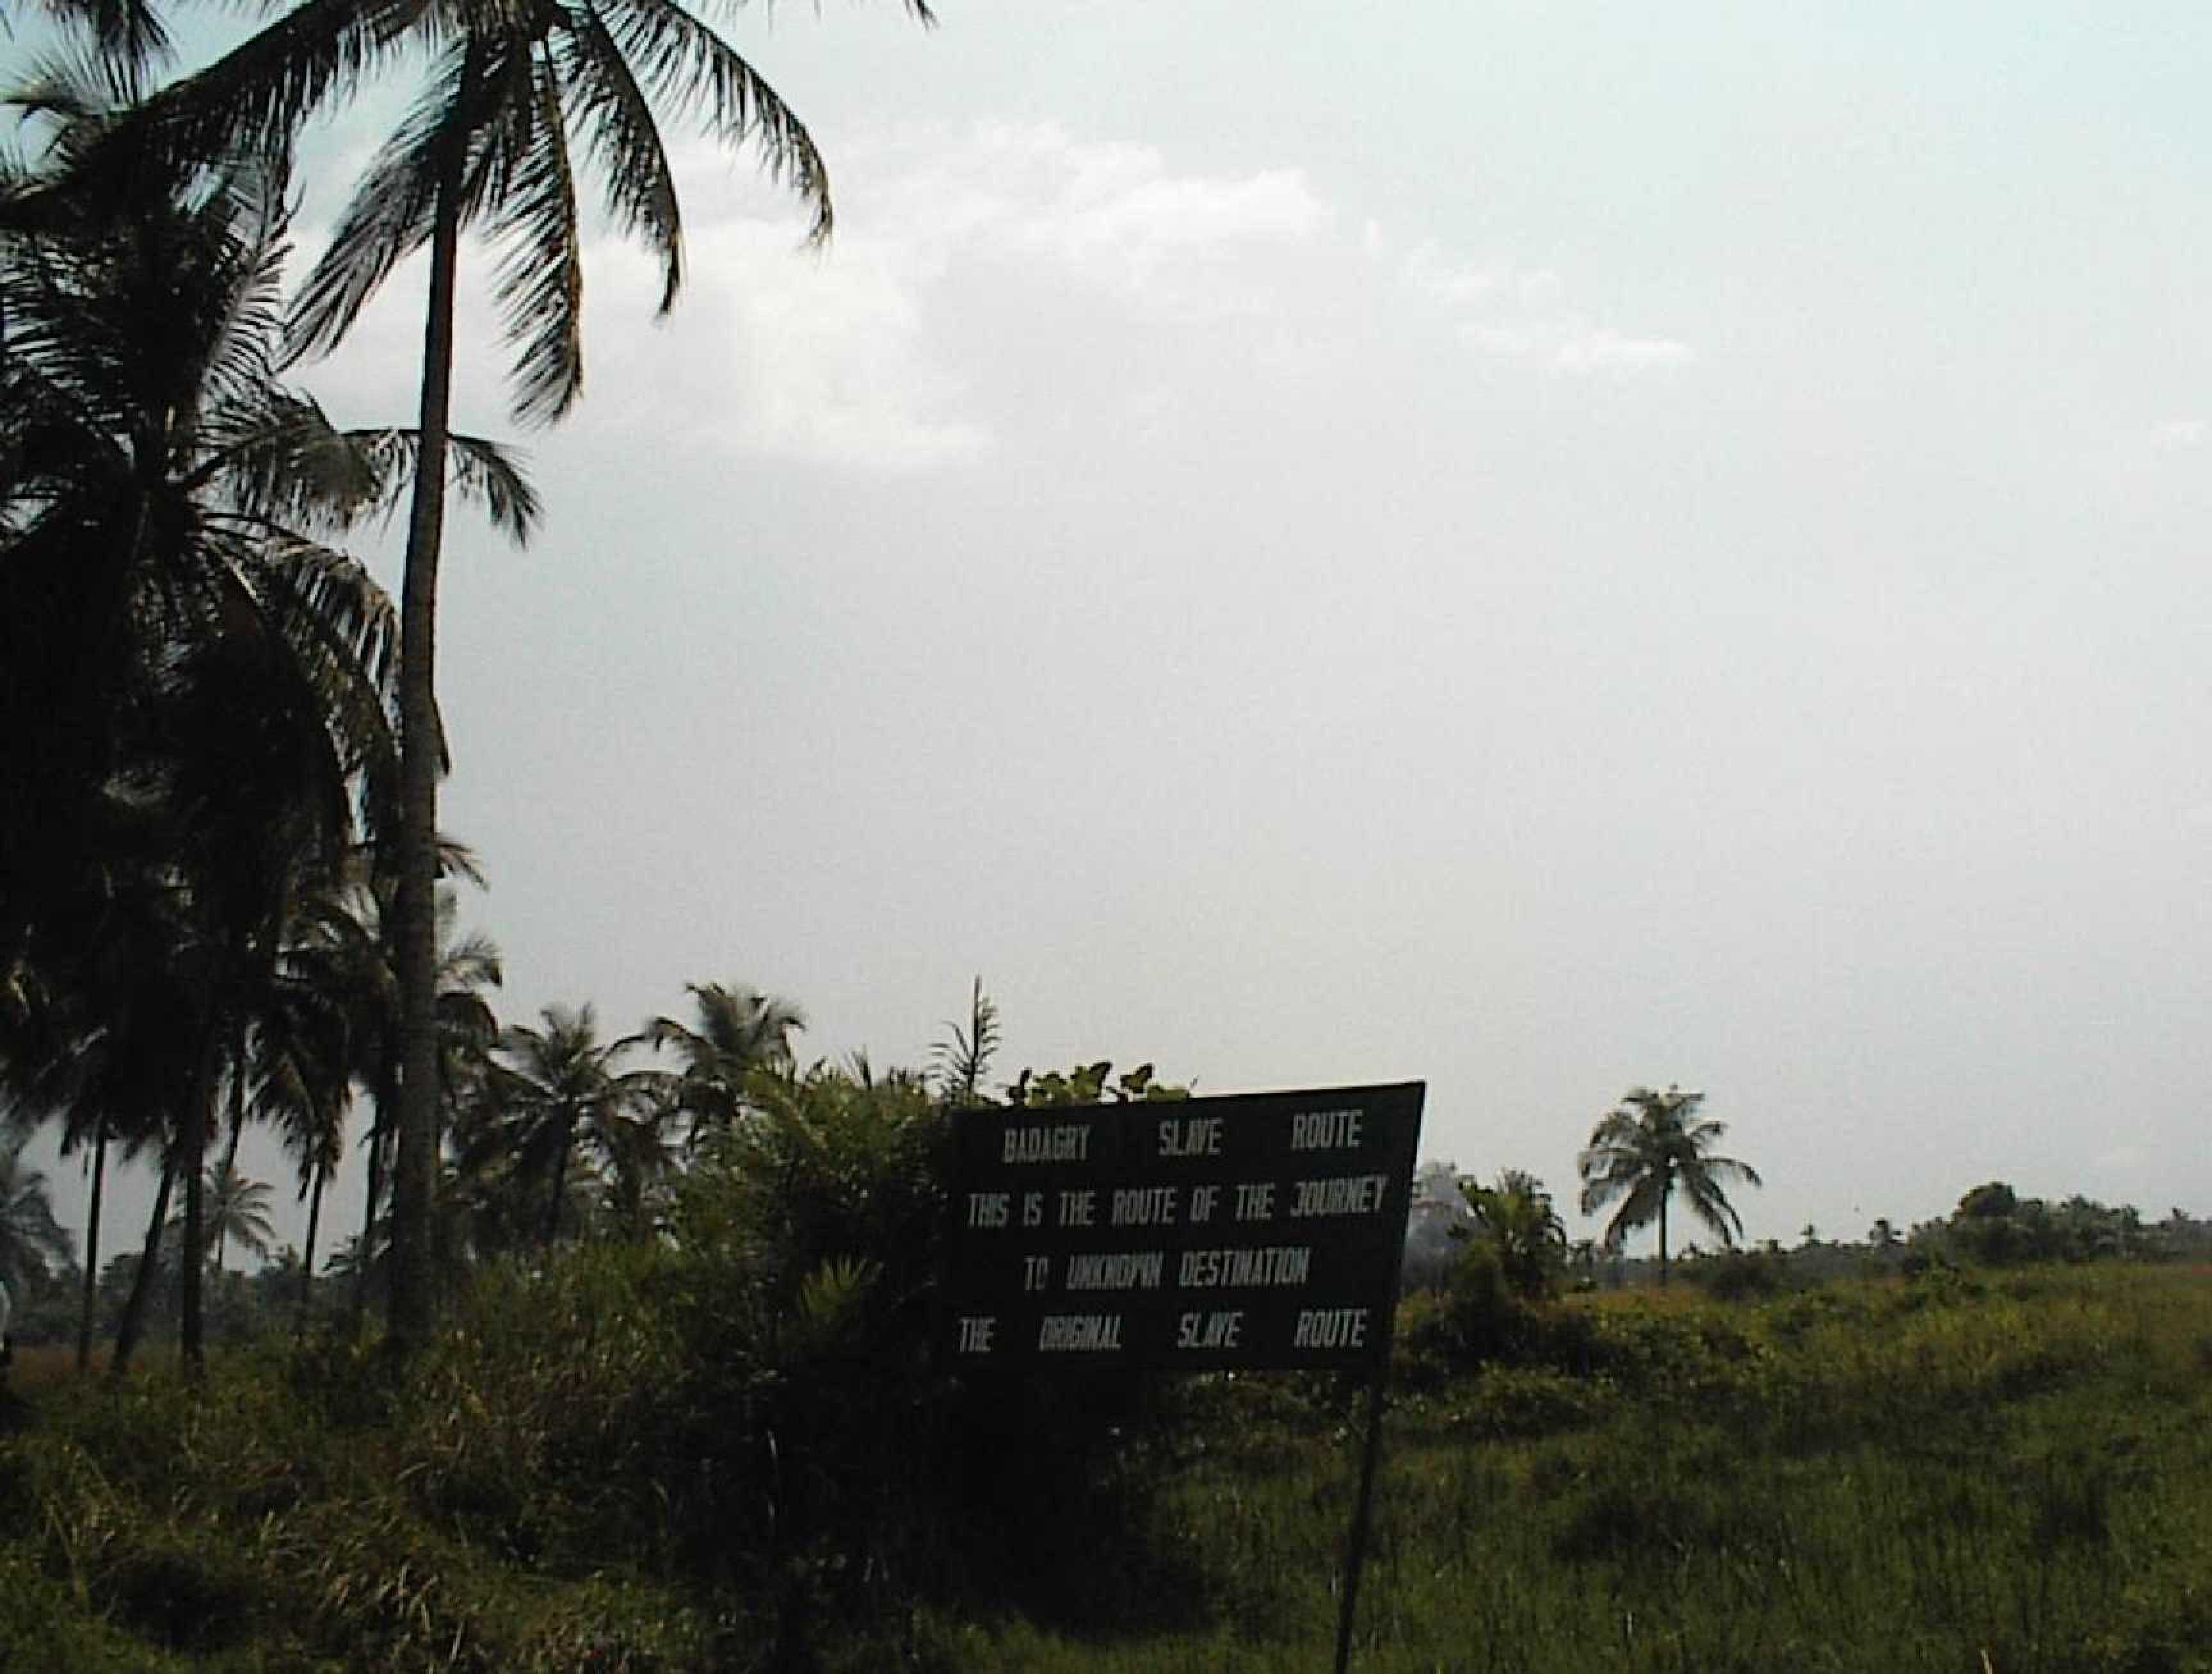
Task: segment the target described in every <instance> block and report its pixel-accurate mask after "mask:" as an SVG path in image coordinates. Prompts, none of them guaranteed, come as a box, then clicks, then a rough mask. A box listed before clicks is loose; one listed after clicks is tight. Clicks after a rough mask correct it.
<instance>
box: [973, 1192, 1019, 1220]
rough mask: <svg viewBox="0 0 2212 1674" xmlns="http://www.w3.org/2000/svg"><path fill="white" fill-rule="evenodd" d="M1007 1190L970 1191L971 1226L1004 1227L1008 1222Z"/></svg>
mask: <svg viewBox="0 0 2212 1674" xmlns="http://www.w3.org/2000/svg"><path fill="white" fill-rule="evenodd" d="M1010 1195H1011V1194H1010V1193H1008V1192H969V1194H968V1224H969V1226H971V1227H1003V1226H1005V1225H1006V1199H1007V1198H1008V1197H1009V1196H1010Z"/></svg>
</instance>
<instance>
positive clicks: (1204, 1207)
mask: <svg viewBox="0 0 2212 1674" xmlns="http://www.w3.org/2000/svg"><path fill="white" fill-rule="evenodd" d="M1220 1200H1221V1188H1220V1187H1219V1186H1192V1187H1191V1188H1190V1218H1191V1220H1192V1221H1193V1222H1199V1221H1211V1220H1212V1218H1213V1206H1214V1204H1217V1203H1218V1202H1219V1201H1220Z"/></svg>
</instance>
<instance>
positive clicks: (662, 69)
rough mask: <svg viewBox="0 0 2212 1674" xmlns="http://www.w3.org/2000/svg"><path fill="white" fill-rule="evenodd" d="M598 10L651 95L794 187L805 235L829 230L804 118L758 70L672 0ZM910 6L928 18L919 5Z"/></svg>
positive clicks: (634, 0) (817, 236) (819, 168)
mask: <svg viewBox="0 0 2212 1674" xmlns="http://www.w3.org/2000/svg"><path fill="white" fill-rule="evenodd" d="M598 9H599V14H600V15H601V16H602V17H603V18H604V19H605V26H606V28H607V32H608V33H609V34H610V35H611V38H612V39H613V40H614V41H615V43H616V45H618V46H619V47H620V48H621V50H622V53H623V57H624V58H627V59H628V60H629V62H630V63H631V64H635V66H636V68H637V77H638V80H639V82H641V84H642V85H643V87H644V88H645V89H646V91H647V94H649V95H650V96H651V97H652V98H653V99H654V100H658V101H659V102H660V103H661V104H662V105H663V106H665V107H667V108H669V109H672V110H675V111H678V112H684V113H690V112H697V113H699V114H700V115H702V116H703V118H705V120H706V123H707V124H708V130H709V131H710V132H712V133H713V135H714V137H715V138H717V139H719V140H720V141H722V142H724V143H728V144H738V145H750V146H751V147H752V148H753V149H754V150H755V151H756V152H757V154H758V155H759V157H760V161H761V167H762V168H763V171H764V172H765V173H767V175H768V178H769V179H770V180H771V181H772V182H774V183H775V184H776V185H782V186H786V187H788V188H789V189H790V190H791V191H794V192H796V193H797V194H798V196H799V201H800V202H802V203H805V205H806V206H807V208H808V209H811V210H812V211H813V215H814V220H813V224H812V226H811V227H810V228H809V230H808V236H809V237H810V238H811V239H813V240H823V239H826V238H828V237H829V233H830V229H831V227H832V226H833V224H834V222H835V221H836V215H835V212H834V211H833V209H831V206H830V202H829V168H828V167H827V165H826V164H824V162H823V159H822V154H821V153H820V152H819V151H818V150H817V149H815V144H814V138H813V136H812V135H811V134H809V133H808V132H807V131H806V127H805V124H804V123H802V122H800V121H799V118H798V116H797V115H796V114H795V113H794V112H793V110H792V109H791V107H790V106H788V105H787V104H785V103H784V102H783V97H782V95H781V94H779V93H777V92H776V90H775V88H773V87H771V86H769V83H768V82H767V80H766V79H765V78H764V77H763V76H761V75H760V73H759V72H758V71H757V70H754V69H753V67H752V66H751V65H750V64H748V63H747V62H746V61H745V60H744V58H743V57H742V56H740V55H739V54H738V52H736V51H735V49H733V48H732V47H731V46H730V45H728V43H726V41H724V40H723V39H721V38H720V36H719V35H717V34H716V33H714V31H713V30H712V29H710V28H708V27H707V26H706V25H705V24H703V23H702V22H701V21H699V20H698V19H697V18H696V17H694V16H692V15H690V13H689V12H687V11H685V10H684V9H683V8H682V7H681V6H679V5H676V4H673V3H671V0H599V6H598ZM911 9H913V10H914V11H915V15H917V16H920V17H921V18H922V19H924V20H925V21H927V19H928V16H929V11H928V9H927V6H923V5H915V6H913V7H911Z"/></svg>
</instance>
